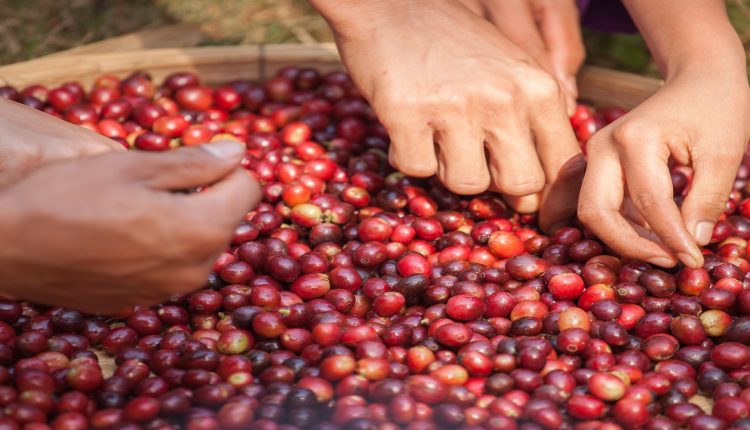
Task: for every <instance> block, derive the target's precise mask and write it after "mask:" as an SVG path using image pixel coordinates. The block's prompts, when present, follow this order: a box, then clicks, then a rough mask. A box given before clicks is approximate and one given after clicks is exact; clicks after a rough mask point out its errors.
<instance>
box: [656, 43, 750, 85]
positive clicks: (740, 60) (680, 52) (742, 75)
mask: <svg viewBox="0 0 750 430" xmlns="http://www.w3.org/2000/svg"><path fill="white" fill-rule="evenodd" d="M683 46H684V47H681V48H678V49H677V50H675V52H670V53H669V54H668V55H667V56H665V57H666V58H665V59H664V60H662V61H659V63H660V69H661V70H662V74H663V76H664V79H665V81H666V82H670V81H673V80H675V79H677V78H680V77H685V76H690V77H698V76H701V77H713V78H716V79H721V80H724V81H728V82H731V81H738V82H739V81H741V82H743V83H744V84H745V85H747V64H746V59H745V50H744V48H743V46H742V43H741V42H740V39H739V37H738V36H737V34H736V33H734V31H731V33H730V34H727V35H725V36H723V37H720V38H719V37H717V38H711V40H710V41H709V40H705V41H697V42H696V43H694V44H686V45H683Z"/></svg>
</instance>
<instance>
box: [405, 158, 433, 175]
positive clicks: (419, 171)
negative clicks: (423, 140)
mask: <svg viewBox="0 0 750 430" xmlns="http://www.w3.org/2000/svg"><path fill="white" fill-rule="evenodd" d="M399 170H400V171H401V172H402V173H404V174H406V175H408V176H413V177H415V178H427V177H430V176H432V175H434V174H435V172H436V171H437V163H435V162H434V161H433V162H430V161H428V160H420V161H416V162H412V163H408V164H403V165H402V167H400V168H399Z"/></svg>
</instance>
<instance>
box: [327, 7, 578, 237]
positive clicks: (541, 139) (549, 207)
mask: <svg viewBox="0 0 750 430" xmlns="http://www.w3.org/2000/svg"><path fill="white" fill-rule="evenodd" d="M313 3H314V5H315V6H316V7H317V8H318V9H319V10H320V11H321V12H322V13H323V15H324V16H325V17H326V19H327V20H328V21H329V23H330V24H331V26H332V28H333V29H334V32H335V33H336V37H337V42H338V45H339V49H340V51H341V54H342V58H343V60H344V63H345V64H346V66H347V68H348V70H349V71H350V72H351V75H352V78H353V80H354V81H355V83H356V84H357V85H358V87H359V88H360V90H361V91H362V92H363V94H364V96H365V98H366V99H367V100H368V101H369V102H370V103H371V105H372V106H373V108H374V110H375V112H376V113H377V114H378V118H379V119H380V120H381V122H382V123H383V125H385V127H386V128H387V130H388V132H389V134H390V137H391V147H390V154H389V158H390V162H391V164H392V165H393V166H394V167H396V168H398V169H399V170H401V171H402V172H404V173H406V174H409V175H412V176H417V177H427V176H432V175H435V174H437V176H438V177H439V178H440V180H441V181H442V182H443V183H444V184H445V185H446V187H447V188H448V189H450V190H451V191H453V192H456V193H458V194H477V193H480V192H482V191H485V190H487V189H491V190H496V191H500V192H501V193H502V194H503V195H504V196H505V198H506V201H507V202H508V203H509V204H510V205H511V206H512V207H514V208H515V209H517V210H519V211H521V212H533V211H535V210H537V209H539V210H540V222H541V225H542V226H543V227H545V228H549V227H551V226H553V225H555V224H558V223H560V222H562V221H564V220H566V219H568V218H569V217H571V216H572V215H574V213H575V202H576V200H577V195H578V191H579V187H580V181H581V177H582V174H583V170H584V160H583V156H582V155H581V151H580V148H579V146H578V143H577V142H576V139H575V136H574V134H573V131H572V129H571V127H570V123H569V120H568V116H567V115H566V107H565V101H564V97H563V94H562V93H561V91H560V88H559V86H558V84H557V82H556V81H555V79H554V77H553V76H552V75H551V74H550V73H548V72H546V71H545V70H544V69H542V68H541V67H540V66H539V65H538V64H537V62H536V61H535V60H534V59H533V58H532V56H531V55H529V54H528V53H526V52H524V50H523V49H521V48H519V47H518V46H516V45H515V44H514V43H512V42H511V41H510V40H508V38H506V37H505V36H503V34H502V33H500V32H499V31H498V30H497V28H495V27H494V26H493V25H492V24H491V23H490V22H488V21H486V20H484V19H482V18H481V17H479V16H477V15H476V14H474V13H472V12H471V11H470V10H469V9H467V8H466V7H464V6H463V5H461V4H460V3H458V2H450V1H438V2H434V1H415V2H407V3H403V2H400V3H399V5H398V6H397V7H395V6H394V5H392V4H391V3H390V2H361V3H357V4H347V5H341V4H333V3H331V2H325V1H320V2H317V1H316V2H313Z"/></svg>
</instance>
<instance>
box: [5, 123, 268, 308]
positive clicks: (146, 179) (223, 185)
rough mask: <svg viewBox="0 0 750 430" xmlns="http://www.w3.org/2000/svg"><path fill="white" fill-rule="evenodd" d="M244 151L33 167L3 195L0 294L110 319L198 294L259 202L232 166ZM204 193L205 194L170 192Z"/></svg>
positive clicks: (141, 155)
mask: <svg viewBox="0 0 750 430" xmlns="http://www.w3.org/2000/svg"><path fill="white" fill-rule="evenodd" d="M45 120H46V121H47V122H49V123H50V125H51V126H53V127H54V126H55V125H56V124H54V123H56V122H57V120H54V119H52V118H49V117H47V118H45ZM61 128H63V127H61ZM244 153H245V151H244V147H243V146H242V145H240V144H238V143H236V142H220V143H216V144H209V145H204V146H202V147H191V148H182V149H178V150H175V151H170V152H168V153H146V152H135V151H133V152H125V153H120V152H117V153H106V154H101V155H97V156H91V157H83V158H75V159H71V160H68V161H61V162H57V163H50V164H48V165H45V166H43V167H39V168H37V169H36V170H34V171H33V172H31V173H29V174H28V175H26V176H25V177H24V178H23V179H21V180H20V181H18V182H17V183H15V184H14V185H12V186H10V187H8V188H6V189H5V190H3V191H2V192H1V193H0V207H2V208H3V217H2V219H1V220H0V232H2V237H3V241H4V242H5V243H6V244H13V246H4V247H2V250H0V273H2V274H3V276H2V279H0V290H2V291H3V292H4V293H8V294H11V295H12V296H13V297H15V298H18V299H28V300H33V301H34V302H36V303H43V304H50V305H57V306H66V307H71V308H76V309H80V310H83V311H87V312H91V313H113V312H116V311H118V310H121V309H123V308H124V307H127V306H131V305H134V304H155V303H158V302H160V301H163V300H165V299H166V298H168V297H169V295H170V294H173V293H186V292H190V291H193V290H195V289H197V288H199V287H200V286H201V285H203V283H204V282H205V279H206V275H207V274H208V273H209V271H210V269H211V266H212V263H213V262H214V260H215V259H216V257H217V256H218V255H219V254H220V253H221V252H222V251H223V250H224V248H225V247H226V246H227V243H228V241H229V238H230V237H231V235H232V232H233V231H234V228H235V226H236V224H237V222H238V221H239V220H240V219H241V218H242V217H243V216H244V215H245V214H246V213H247V212H248V211H249V210H250V209H251V208H252V207H254V205H255V204H257V203H258V200H259V198H260V190H259V189H258V185H257V183H256V182H255V181H253V180H252V179H250V177H249V176H248V174H247V172H245V171H243V170H242V169H239V168H238V164H239V162H240V160H241V159H242V157H243V155H244ZM202 185H210V186H209V187H208V188H207V189H206V190H205V191H203V192H201V193H193V194H185V193H175V192H174V191H180V190H186V189H190V188H194V187H196V186H202Z"/></svg>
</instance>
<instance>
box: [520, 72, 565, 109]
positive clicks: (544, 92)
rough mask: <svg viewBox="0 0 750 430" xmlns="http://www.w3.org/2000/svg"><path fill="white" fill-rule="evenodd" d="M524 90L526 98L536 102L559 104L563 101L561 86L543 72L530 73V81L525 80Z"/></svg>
mask: <svg viewBox="0 0 750 430" xmlns="http://www.w3.org/2000/svg"><path fill="white" fill-rule="evenodd" d="M523 82H524V83H523V84H522V85H523V86H522V90H523V92H524V94H525V96H526V97H527V98H528V99H530V100H532V101H535V102H557V101H559V100H560V99H561V95H560V86H559V85H558V83H557V80H556V79H555V78H554V77H553V76H552V75H550V74H549V73H547V72H545V71H542V70H534V71H531V72H530V76H529V78H528V79H524V81H523Z"/></svg>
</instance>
